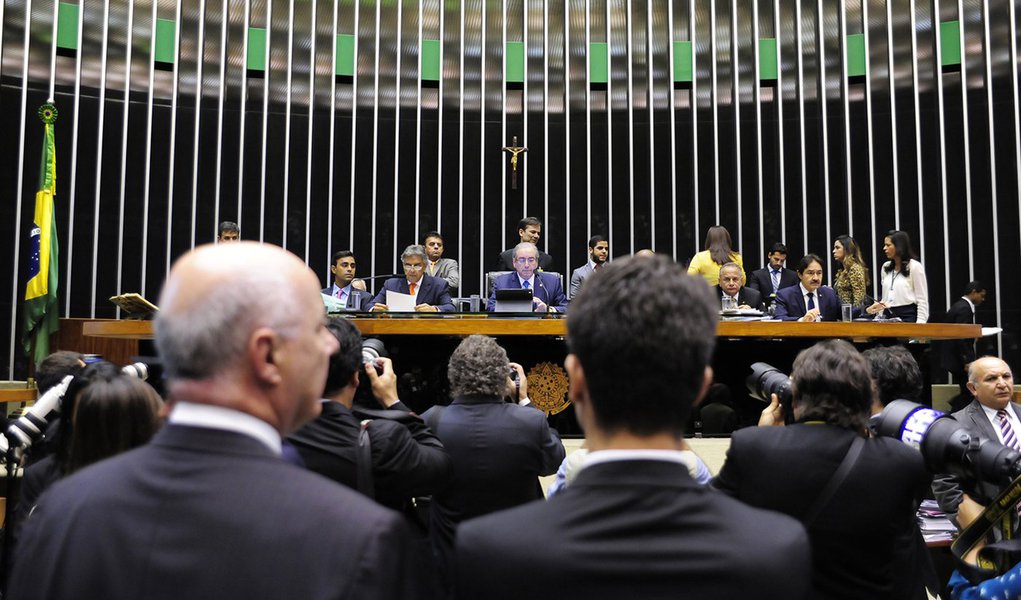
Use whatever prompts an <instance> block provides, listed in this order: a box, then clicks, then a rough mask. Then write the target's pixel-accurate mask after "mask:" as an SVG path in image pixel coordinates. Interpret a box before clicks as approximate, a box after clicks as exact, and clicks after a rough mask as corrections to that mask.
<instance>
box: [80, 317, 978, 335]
mask: <svg viewBox="0 0 1021 600" xmlns="http://www.w3.org/2000/svg"><path fill="white" fill-rule="evenodd" d="M70 320H77V319H62V320H61V321H62V322H63V321H70ZM352 322H353V323H354V324H355V325H356V326H357V327H358V329H359V331H361V332H362V334H363V335H453V336H466V335H471V334H474V333H478V334H482V335H493V336H508V335H514V336H519V335H527V336H564V335H566V334H567V321H566V320H565V319H563V318H527V317H526V318H520V317H519V318H506V317H504V318H501V317H487V316H486V315H455V316H449V317H431V318H430V317H412V318H408V317H354V318H352ZM62 326H63V323H62ZM81 333H82V335H83V336H84V337H99V338H120V339H128V340H146V339H152V337H153V330H152V321H123V320H122V321H115V320H104V319H94V320H92V319H89V320H81ZM716 335H717V336H718V337H722V338H847V339H854V340H869V339H882V338H911V339H915V340H948V339H967V338H977V337H980V336H981V335H982V327H981V326H979V325H961V324H956V323H953V324H951V323H871V322H851V323H840V322H833V323H829V322H822V323H797V322H784V321H721V322H720V323H719V325H718V326H717V328H716Z"/></svg>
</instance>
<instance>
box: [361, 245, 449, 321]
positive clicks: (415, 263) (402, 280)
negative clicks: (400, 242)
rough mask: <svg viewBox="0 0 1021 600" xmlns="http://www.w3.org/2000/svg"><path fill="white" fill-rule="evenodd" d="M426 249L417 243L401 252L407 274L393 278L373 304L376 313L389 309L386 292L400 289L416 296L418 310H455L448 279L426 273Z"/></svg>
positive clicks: (399, 291)
mask: <svg viewBox="0 0 1021 600" xmlns="http://www.w3.org/2000/svg"><path fill="white" fill-rule="evenodd" d="M425 263H426V254H425V248H423V247H422V246H419V245H418V244H413V245H411V246H408V247H407V248H405V249H404V252H402V253H401V264H402V265H403V266H404V277H391V278H390V279H387V280H386V281H385V282H383V287H382V289H380V290H379V293H378V294H376V297H375V298H373V299H372V301H371V303H370V304H369V305H370V306H371V307H372V308H370V309H369V310H371V311H372V312H387V311H389V310H390V306H389V305H388V304H387V300H386V293H387V292H388V291H389V292H396V293H398V294H407V295H409V296H413V297H414V303H415V311H416V312H453V310H454V303H453V302H452V301H451V300H450V293H449V292H448V291H447V282H446V281H444V280H442V279H440V278H439V277H431V276H429V275H426V274H425Z"/></svg>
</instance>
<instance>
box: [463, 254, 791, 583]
mask: <svg viewBox="0 0 1021 600" xmlns="http://www.w3.org/2000/svg"><path fill="white" fill-rule="evenodd" d="M573 302H574V303H573V304H572V306H571V312H570V313H568V317H567V319H568V322H567V345H568V348H569V349H570V352H571V354H569V355H568V357H567V359H566V360H565V362H564V366H565V367H566V369H567V373H568V375H569V377H568V381H569V382H570V390H569V392H568V393H569V396H570V399H571V401H572V402H573V403H574V409H575V414H576V415H577V417H578V421H579V423H580V424H581V426H582V428H583V429H584V430H585V435H586V440H587V443H588V448H589V453H588V455H587V456H586V458H585V459H584V462H583V464H582V466H581V471H580V472H579V473H578V475H577V477H576V478H575V479H574V481H573V483H572V484H571V485H570V486H568V487H567V488H566V489H565V490H564V491H562V492H561V493H559V494H558V495H556V496H555V497H553V498H551V499H550V500H548V501H539V502H533V503H530V504H527V505H525V506H521V507H518V508H514V509H510V510H506V511H504V512H500V513H495V514H492V515H488V516H485V517H481V518H478V519H474V520H471V521H467V522H464V523H462V524H461V527H460V529H459V530H458V534H457V540H456V543H457V546H456V564H457V569H456V585H455V590H456V592H457V595H458V596H459V597H461V598H488V599H502V598H508V599H510V598H514V599H517V598H540V597H545V596H548V595H550V594H551V593H552V595H554V596H556V597H558V598H564V599H575V598H577V599H588V598H632V597H634V598H643V599H650V598H651V599H656V598H677V597H684V598H763V599H766V598H769V599H774V598H775V599H779V598H783V599H793V598H804V597H805V594H806V593H807V591H808V569H809V561H808V552H809V548H808V540H807V537H806V534H805V530H804V528H803V527H801V525H799V524H798V523H797V522H796V521H795V520H794V519H791V518H790V517H787V516H784V515H779V514H777V513H772V512H767V511H763V510H758V509H754V508H751V507H748V506H745V505H744V504H741V503H740V502H737V501H735V500H733V499H731V498H728V497H726V496H724V495H722V494H718V493H715V492H713V491H712V490H710V489H707V488H704V487H702V486H700V485H699V484H697V483H695V481H694V480H692V478H691V476H690V475H689V474H688V469H687V467H686V466H685V464H684V462H683V459H682V458H681V457H680V456H679V454H680V453H679V452H678V451H679V450H680V449H681V443H682V433H683V429H684V426H685V424H686V423H687V422H688V417H689V414H690V412H691V408H692V405H693V403H694V402H696V401H698V400H699V399H701V397H702V396H703V395H704V394H705V390H706V388H707V387H708V386H709V384H710V382H711V381H712V369H711V368H710V367H709V360H710V358H711V356H712V352H713V346H714V345H715V342H716V321H717V312H718V306H717V303H716V302H715V301H714V299H713V298H712V293H711V292H710V290H709V288H708V287H706V285H705V282H704V281H703V280H702V278H700V277H691V276H689V275H687V274H686V273H685V271H684V269H682V268H681V267H680V266H679V265H677V264H676V263H674V262H673V261H670V260H668V259H665V258H661V257H652V258H638V257H633V258H625V259H622V260H617V261H614V262H612V263H610V264H609V265H607V266H606V268H604V269H600V270H599V272H598V273H596V274H594V275H592V276H591V277H590V278H589V279H588V280H587V281H586V282H585V286H584V287H583V288H582V289H581V292H580V293H579V294H578V297H577V298H575V299H574V301H573Z"/></svg>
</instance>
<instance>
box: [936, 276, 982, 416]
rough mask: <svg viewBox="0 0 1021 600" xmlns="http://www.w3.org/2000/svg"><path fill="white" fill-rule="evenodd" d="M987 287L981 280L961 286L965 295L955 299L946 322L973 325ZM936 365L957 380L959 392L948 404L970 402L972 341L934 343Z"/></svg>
mask: <svg viewBox="0 0 1021 600" xmlns="http://www.w3.org/2000/svg"><path fill="white" fill-rule="evenodd" d="M985 299H986V286H985V285H983V284H982V282H981V281H970V282H968V285H966V286H964V295H963V296H961V297H960V298H958V299H957V301H956V302H954V303H953V305H951V306H950V310H948V311H947V316H946V318H945V319H944V322H946V323H968V324H974V323H975V309H976V308H977V307H978V305H979V304H982V303H983V302H985ZM936 347H937V350H938V356H939V366H940V368H942V369H943V370H944V371H947V372H948V373H950V374H951V375H953V376H954V378H956V379H957V385H958V387H959V388H960V393H959V394H958V396H957V397H956V398H954V399H953V401H951V406H953V407H954V408H955V409H960V408H963V407H964V406H965V405H966V404H967V403H968V402H970V401H971V392H969V391H968V364H969V363H970V362H971V361H973V360H975V340H971V339H966V340H943V341H940V342H937V344H936Z"/></svg>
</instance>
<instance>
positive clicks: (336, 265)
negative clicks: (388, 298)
mask: <svg viewBox="0 0 1021 600" xmlns="http://www.w3.org/2000/svg"><path fill="white" fill-rule="evenodd" d="M357 267H358V265H357V264H356V263H355V255H354V252H351V251H350V250H338V251H336V252H334V254H333V264H331V265H330V273H333V285H331V286H330V287H328V288H323V289H322V290H321V292H320V293H321V294H323V295H325V296H332V297H334V298H336V299H338V300H340V303H341V304H342V305H344V306H345V307H347V308H351V309H354V310H362V311H365V310H369V307H370V306H372V304H371V302H370V301H371V299H372V296H371V295H370V294H368V293H367V292H366V291H365V282H364V281H362V280H361V279H355V271H356V270H357ZM355 290H357V291H359V292H362V295H361V298H362V299H361V300H360V301H359V303H358V306H353V305H352V296H351V292H353V291H355Z"/></svg>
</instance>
